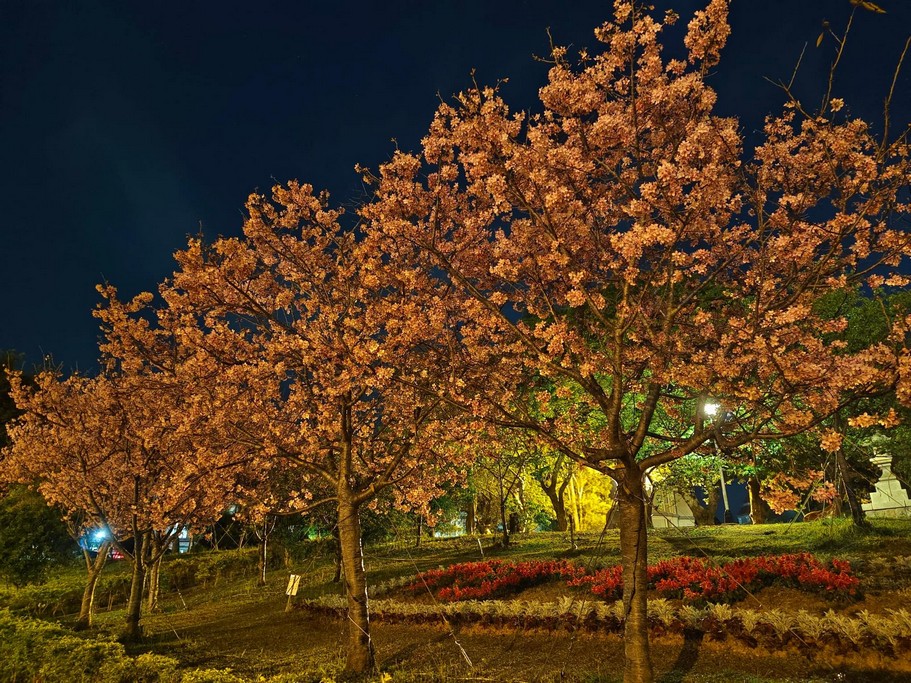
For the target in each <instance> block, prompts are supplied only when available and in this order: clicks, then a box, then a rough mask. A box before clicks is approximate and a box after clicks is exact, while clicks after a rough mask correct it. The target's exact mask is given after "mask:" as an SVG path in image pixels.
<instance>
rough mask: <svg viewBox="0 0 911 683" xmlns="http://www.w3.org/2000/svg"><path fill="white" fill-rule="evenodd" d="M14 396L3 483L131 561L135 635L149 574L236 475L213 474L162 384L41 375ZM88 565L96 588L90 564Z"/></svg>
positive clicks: (0, 466)
mask: <svg viewBox="0 0 911 683" xmlns="http://www.w3.org/2000/svg"><path fill="white" fill-rule="evenodd" d="M12 395H13V398H14V399H15V401H16V405H17V407H18V408H19V409H20V410H21V411H23V414H22V415H21V416H20V417H18V418H16V419H15V420H14V421H13V423H11V426H10V427H9V435H10V438H11V441H12V444H11V446H9V447H8V448H6V449H5V451H4V455H3V459H2V461H0V480H5V481H13V482H21V483H26V484H29V485H34V486H37V488H38V490H39V491H40V492H41V494H42V495H43V496H44V497H45V499H47V500H48V501H49V502H51V503H53V504H54V505H57V506H59V507H60V508H62V509H63V511H64V513H65V514H66V515H67V517H68V518H70V519H79V520H80V523H79V525H78V526H79V527H81V528H92V529H102V530H104V532H105V533H106V535H107V538H108V539H110V541H111V542H112V543H114V544H115V545H116V546H117V547H118V549H119V550H120V551H121V552H122V553H124V554H125V555H126V556H127V557H129V559H130V561H131V563H132V566H133V574H132V581H131V588H130V599H129V603H128V607H127V615H126V629H125V634H124V635H125V636H126V637H127V638H129V639H137V638H139V637H140V636H141V635H142V628H141V622H140V620H141V612H142V599H143V587H144V584H145V583H146V578H147V577H146V573H147V571H149V570H150V569H151V570H152V571H153V577H152V578H154V572H155V570H156V569H157V565H158V562H159V561H160V559H161V556H162V555H163V554H164V552H165V551H166V549H167V548H168V546H169V544H170V542H171V540H172V539H173V536H174V535H175V534H176V533H178V531H179V529H180V528H181V527H183V526H187V525H193V524H199V525H201V524H204V523H206V522H207V521H209V520H210V519H212V518H214V517H216V516H217V514H218V511H219V510H220V509H221V508H222V507H223V505H224V501H225V499H226V498H229V495H230V492H231V491H232V490H233V482H232V481H231V479H230V477H229V476H227V475H228V474H229V473H230V471H229V470H228V469H227V468H226V469H222V470H218V471H217V475H216V470H215V469H214V468H212V467H211V466H210V464H209V463H210V461H211V460H212V459H214V458H206V457H205V452H204V451H202V450H201V449H200V448H199V447H197V445H196V444H195V443H194V442H193V440H192V438H190V435H192V434H193V432H194V430H195V429H198V428H199V424H198V423H197V424H196V425H195V427H188V426H187V425H183V427H184V429H183V430H181V429H178V428H177V427H176V425H175V424H174V422H173V421H172V418H173V417H174V416H177V415H182V416H186V415H188V414H192V413H191V411H188V406H187V405H186V404H182V403H180V401H181V398H180V397H179V396H178V395H176V394H175V393H174V392H172V391H169V390H168V387H167V386H166V385H165V384H163V383H160V384H159V385H157V386H152V385H150V384H148V383H147V382H144V381H136V377H135V376H130V375H107V374H105V375H99V376H98V377H94V378H86V377H81V376H79V375H73V376H71V377H69V378H67V379H61V378H60V377H59V376H58V375H57V374H56V373H55V372H43V373H40V374H39V375H38V376H37V377H36V378H35V385H34V387H29V386H27V385H26V384H24V383H23V382H22V381H21V380H20V379H19V378H18V377H16V376H13V377H12ZM200 419H203V418H200ZM221 455H222V454H221V453H219V457H221ZM203 462H205V463H207V464H206V465H203V464H202V463H203ZM206 468H208V469H206ZM128 540H129V541H131V542H130V544H129V545H127V543H126V541H128ZM86 566H87V570H88V574H89V579H88V583H89V585H92V586H93V585H94V584H93V571H92V569H93V567H92V566H90V564H89V563H88V561H87V563H86ZM95 578H97V577H95Z"/></svg>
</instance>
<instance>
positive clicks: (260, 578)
mask: <svg viewBox="0 0 911 683" xmlns="http://www.w3.org/2000/svg"><path fill="white" fill-rule="evenodd" d="M268 560H269V520H268V518H266V519H263V532H262V536H261V537H260V539H259V572H258V575H257V577H256V585H257V586H265V585H266V569H267V567H268Z"/></svg>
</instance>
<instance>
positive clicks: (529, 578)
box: [406, 560, 584, 602]
mask: <svg viewBox="0 0 911 683" xmlns="http://www.w3.org/2000/svg"><path fill="white" fill-rule="evenodd" d="M583 572H584V570H583V569H582V568H581V567H578V566H576V565H574V564H572V563H570V562H567V561H566V560H548V561H528V562H506V561H504V560H487V561H486V562H463V563H461V564H453V565H450V566H449V567H446V568H445V569H431V570H430V571H426V572H423V573H422V574H419V575H418V578H417V579H416V580H415V581H413V582H412V583H411V584H410V585H409V586H407V588H406V590H408V591H410V592H412V593H417V592H420V591H425V590H427V589H428V588H429V589H430V590H431V591H433V593H434V595H436V597H437V599H439V600H443V601H445V602H456V601H459V600H488V599H490V598H499V597H504V596H507V595H513V594H515V593H518V592H519V591H522V590H525V589H526V588H531V587H532V586H537V585H539V584H542V583H544V582H546V581H551V580H553V579H557V578H563V579H573V578H576V577H578V576H581V574H582V573H583Z"/></svg>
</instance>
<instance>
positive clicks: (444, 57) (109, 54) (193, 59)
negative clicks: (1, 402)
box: [0, 0, 911, 372]
mask: <svg viewBox="0 0 911 683" xmlns="http://www.w3.org/2000/svg"><path fill="white" fill-rule="evenodd" d="M654 4H656V5H657V6H658V8H659V9H661V10H663V9H666V8H669V7H673V8H675V9H676V10H677V11H678V12H679V13H680V14H681V22H680V26H681V27H682V26H685V24H686V22H687V21H688V20H689V18H690V15H691V13H692V11H693V10H694V9H696V8H697V7H700V6H701V5H702V4H703V3H702V2H693V1H692V0H655V2H654ZM879 4H880V5H881V6H882V7H883V8H885V9H886V10H887V11H888V14H885V15H877V14H873V13H870V12H866V11H861V10H858V12H857V16H856V19H855V26H854V29H853V30H852V37H851V38H850V39H849V43H848V48H847V52H846V56H845V58H844V68H843V69H842V70H841V71H840V73H839V77H838V80H837V83H836V88H835V90H836V95H838V96H842V97H844V98H845V99H846V100H847V101H848V104H849V106H850V108H851V111H852V113H854V114H857V115H859V116H862V117H863V118H866V119H867V120H871V121H875V122H878V121H881V109H882V100H883V97H884V96H885V94H886V92H887V91H888V84H889V82H890V81H891V77H892V71H893V69H894V66H895V64H896V62H897V59H898V56H899V54H900V53H901V49H902V46H903V44H904V40H905V38H906V37H907V35H908V34H909V32H911V2H908V1H907V0H879ZM610 5H611V3H610V2H609V1H608V0H601V1H599V2H555V1H554V0H550V1H549V2H545V1H543V0H541V1H539V0H534V1H509V2H506V1H501V2H496V1H493V0H488V1H487V2H481V1H464V2H445V1H443V0H438V1H436V2H428V1H427V0H423V1H421V2H403V1H386V2H347V3H346V2H336V3H328V2H324V3H314V2H306V1H303V2H301V1H298V2H261V3H259V2H257V3H254V2H246V3H240V2H218V3H216V2H211V1H210V0H199V1H194V2H180V3H178V2H173V1H169V0H165V1H163V2H136V1H133V0H128V1H126V2H123V1H120V2H113V1H110V2H107V1H106V2H100V1H93V0H80V1H79V2H74V1H67V0H0V159H2V164H0V173H2V180H0V203H2V218H0V221H2V222H0V236H2V240H0V292H2V307H0V349H16V350H18V351H20V352H23V353H25V354H26V356H27V362H28V364H29V365H31V364H34V363H40V362H41V359H42V357H43V356H45V355H52V356H53V359H54V361H55V362H56V363H59V364H61V365H62V366H63V367H64V368H65V369H67V370H69V369H72V368H75V367H78V368H79V369H80V370H81V371H83V372H86V371H88V372H91V371H92V370H93V368H94V367H95V366H96V358H97V348H96V343H97V334H98V333H97V326H96V323H95V320H94V319H93V318H92V316H91V310H92V308H93V307H94V306H95V304H96V303H97V302H98V300H99V299H98V296H97V294H96V292H95V285H96V284H97V283H99V282H101V281H103V280H107V281H109V282H111V283H112V284H114V285H116V286H117V287H118V288H119V289H120V290H121V293H122V295H124V296H132V295H133V294H135V293H137V292H139V291H142V290H148V289H153V288H154V287H155V286H156V284H157V283H158V282H160V281H161V280H162V279H164V278H165V277H167V276H168V275H169V274H170V273H171V271H172V270H173V260H172V254H173V253H174V252H175V251H176V250H178V249H180V248H181V247H182V246H183V245H184V244H185V240H186V235H188V234H195V233H197V232H199V230H200V227H201V228H202V230H203V232H204V234H205V235H206V236H207V237H209V238H212V237H215V236H217V235H219V234H224V235H233V234H237V233H239V230H240V226H241V223H242V208H243V204H244V201H245V199H246V197H247V195H248V194H249V193H250V192H251V191H253V190H256V189H259V190H267V189H268V188H269V187H270V186H271V185H272V184H273V183H274V182H275V181H285V180H287V179H289V178H298V179H300V180H302V181H305V182H309V183H312V184H313V185H314V186H316V187H317V188H326V189H328V190H329V191H330V192H331V193H332V195H333V201H335V202H339V203H341V204H344V205H349V206H350V205H351V204H352V203H355V202H356V201H358V199H359V198H361V197H363V196H364V190H363V188H362V187H361V185H360V181H359V178H358V177H357V175H356V174H355V173H354V171H353V167H354V165H355V163H361V164H365V165H367V166H370V167H373V168H375V167H376V166H377V165H378V164H379V163H381V162H382V161H384V160H386V159H387V158H388V157H389V156H390V155H391V153H392V151H393V149H394V143H393V142H392V141H391V139H392V138H395V139H396V140H397V142H398V145H399V146H400V147H401V148H403V149H408V150H411V149H415V148H416V147H417V145H418V143H419V141H420V139H421V137H422V135H423V134H424V132H425V131H426V128H427V125H428V124H429V122H430V120H431V117H432V115H433V111H434V109H435V106H436V104H437V102H438V99H437V94H438V93H439V94H440V95H441V96H443V97H449V96H451V95H452V94H453V93H455V92H457V91H459V90H461V89H464V88H465V87H467V86H468V85H469V84H470V72H471V69H472V68H475V69H477V79H478V81H479V82H481V83H494V82H496V80H497V79H501V78H504V77H508V78H509V84H508V85H507V86H506V87H505V89H504V90H503V93H504V96H505V97H506V99H507V100H508V101H509V102H510V103H511V106H512V107H513V108H528V107H532V106H534V103H535V94H536V92H537V89H538V88H539V87H540V86H541V85H542V84H543V83H544V79H545V76H546V65H544V64H541V63H538V62H535V61H534V60H533V58H532V56H533V55H535V54H537V55H544V54H546V52H547V47H548V39H547V34H546V28H547V27H550V28H551V33H552V34H553V36H554V39H555V41H556V42H557V43H559V44H563V45H572V46H574V47H582V46H594V45H595V40H594V38H593V34H592V30H593V29H594V27H595V26H597V25H599V24H600V23H602V22H603V21H604V20H606V19H607V18H608V15H609V9H610ZM850 12H851V5H850V3H849V1H848V0H776V1H766V0H763V1H759V0H734V2H733V8H732V13H731V22H732V30H733V34H732V37H731V39H730V41H729V43H728V47H727V48H726V50H725V52H724V54H723V57H722V63H721V65H720V66H719V67H718V68H717V70H716V73H715V74H714V75H713V77H712V79H711V83H712V85H713V86H714V87H715V88H716V89H717V90H718V92H719V111H720V112H721V113H723V114H726V115H733V114H736V115H738V116H739V117H740V119H741V125H742V128H743V131H744V133H745V134H747V135H750V134H751V133H752V132H753V131H755V130H756V128H757V127H758V126H760V125H761V124H762V119H763V117H764V115H765V114H767V113H770V112H773V111H776V110H777V109H778V108H779V106H780V103H781V102H782V95H781V93H780V91H778V90H776V88H775V87H774V86H772V85H770V84H769V83H768V82H766V81H765V80H763V76H768V77H770V78H773V79H775V80H778V79H784V80H787V79H788V78H789V77H790V74H791V70H792V69H793V66H794V63H795V62H796V60H797V57H798V55H799V54H800V51H801V48H802V47H803V45H804V43H809V45H808V46H807V54H806V56H805V58H804V61H803V65H802V67H801V72H800V76H799V77H798V80H797V87H798V92H799V93H801V94H803V95H805V96H806V98H807V101H811V102H814V103H815V102H817V101H818V100H817V99H816V98H817V96H818V93H819V90H820V87H821V84H822V83H823V82H824V80H825V78H826V74H827V69H828V63H829V61H830V60H831V58H832V56H833V55H834V43H833V41H832V40H831V39H828V38H827V39H826V42H825V43H824V44H823V47H822V48H820V49H816V48H815V47H814V43H815V40H816V37H817V35H818V34H819V32H820V25H821V22H822V20H823V19H828V20H829V21H830V22H831V23H832V26H833V28H841V27H843V26H844V24H845V22H846V21H847V18H848V16H849V15H850ZM672 37H676V38H679V35H678V34H677V33H675V34H673V35H672ZM909 61H911V60H909ZM909 120H911V63H908V64H906V69H905V72H904V74H903V75H902V77H901V78H900V80H899V85H898V88H897V94H896V102H895V105H894V125H896V126H898V127H899V128H901V127H903V126H904V125H905V124H906V123H907V122H908V121H909Z"/></svg>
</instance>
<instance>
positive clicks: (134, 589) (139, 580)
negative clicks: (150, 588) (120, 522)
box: [123, 533, 145, 641]
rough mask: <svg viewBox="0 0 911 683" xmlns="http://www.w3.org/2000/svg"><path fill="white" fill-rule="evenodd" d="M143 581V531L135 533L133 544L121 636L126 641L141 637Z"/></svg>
mask: <svg viewBox="0 0 911 683" xmlns="http://www.w3.org/2000/svg"><path fill="white" fill-rule="evenodd" d="M144 583H145V533H137V534H135V536H134V544H133V576H132V579H131V581H130V599H129V601H128V602H127V614H126V627H125V629H124V633H123V637H124V639H125V640H128V641H136V640H140V639H141V638H142V624H141V623H140V619H141V618H142V588H143V584H144Z"/></svg>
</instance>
